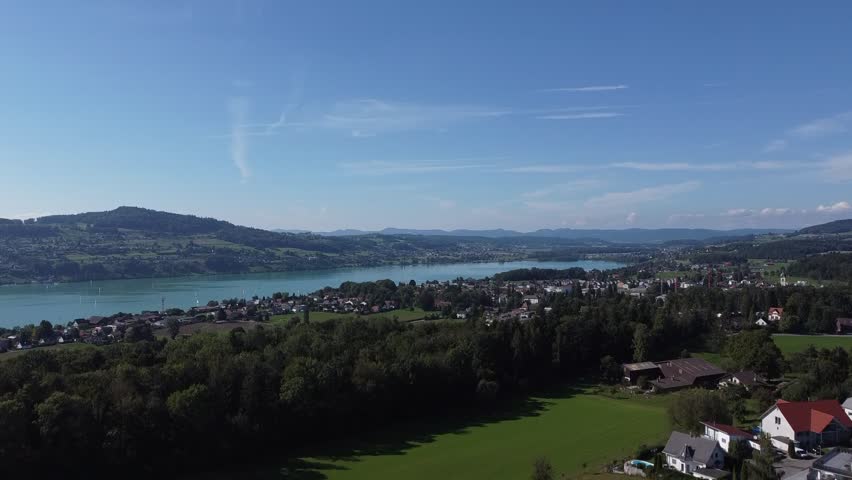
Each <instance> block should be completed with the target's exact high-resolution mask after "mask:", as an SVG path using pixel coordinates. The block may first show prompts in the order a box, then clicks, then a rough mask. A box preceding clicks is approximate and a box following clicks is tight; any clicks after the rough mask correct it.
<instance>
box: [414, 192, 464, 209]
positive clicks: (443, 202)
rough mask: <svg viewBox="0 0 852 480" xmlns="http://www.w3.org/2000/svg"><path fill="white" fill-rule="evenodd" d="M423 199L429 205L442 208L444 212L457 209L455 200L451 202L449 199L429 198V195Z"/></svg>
mask: <svg viewBox="0 0 852 480" xmlns="http://www.w3.org/2000/svg"><path fill="white" fill-rule="evenodd" d="M421 198H423V200H425V201H427V202H429V203H433V204H434V205H435V206H437V207H438V208H440V209H442V210H450V209H453V208H456V201H455V200H450V199H448V198H442V197H435V196H429V195H424V196H423V197H421Z"/></svg>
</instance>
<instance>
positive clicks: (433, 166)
mask: <svg viewBox="0 0 852 480" xmlns="http://www.w3.org/2000/svg"><path fill="white" fill-rule="evenodd" d="M469 160H470V159H468V160H464V159H462V160H460V161H469ZM492 166H493V165H488V164H481V163H443V162H421V163H406V162H387V161H378V160H373V161H368V162H346V163H339V164H338V167H340V168H341V169H343V170H344V171H345V172H346V173H349V174H352V175H392V174H416V173H440V172H451V171H456V170H472V169H477V168H486V167H492Z"/></svg>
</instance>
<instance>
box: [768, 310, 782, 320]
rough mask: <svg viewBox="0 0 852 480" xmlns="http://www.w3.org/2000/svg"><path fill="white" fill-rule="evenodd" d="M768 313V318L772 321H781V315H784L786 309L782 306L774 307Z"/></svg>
mask: <svg viewBox="0 0 852 480" xmlns="http://www.w3.org/2000/svg"><path fill="white" fill-rule="evenodd" d="M767 313H768V315H767V317H768V318H767V320H769V321H770V322H778V321H781V317H783V316H784V309H783V308H781V307H772V308H770V309H769V312H767Z"/></svg>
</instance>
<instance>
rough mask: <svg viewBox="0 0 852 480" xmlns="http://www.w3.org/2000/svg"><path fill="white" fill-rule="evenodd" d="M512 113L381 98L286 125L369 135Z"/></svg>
mask: <svg viewBox="0 0 852 480" xmlns="http://www.w3.org/2000/svg"><path fill="white" fill-rule="evenodd" d="M510 114H512V112H511V110H506V109H496V108H487V107H480V106H473V105H422V104H416V103H401V102H390V101H384V100H378V99H361V100H347V101H342V102H338V103H336V104H334V105H333V106H332V107H331V109H330V110H328V111H326V112H324V113H320V114H319V115H315V116H310V115H308V117H307V118H305V119H302V120H296V121H289V122H286V123H284V124H283V125H282V126H283V127H292V128H297V129H327V130H337V131H342V132H345V133H347V134H349V135H351V136H355V137H366V136H373V135H380V134H386V133H393V132H403V131H412V130H435V131H439V130H441V129H443V128H446V127H447V126H449V125H452V124H456V123H460V122H466V121H475V120H483V119H493V118H499V117H502V116H506V115H510Z"/></svg>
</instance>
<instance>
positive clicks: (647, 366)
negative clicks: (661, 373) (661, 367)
mask: <svg viewBox="0 0 852 480" xmlns="http://www.w3.org/2000/svg"><path fill="white" fill-rule="evenodd" d="M624 368H626V369H627V370H630V371H637V370H651V369H654V368H658V367H657V364H656V363H654V362H638V363H625V364H624Z"/></svg>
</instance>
